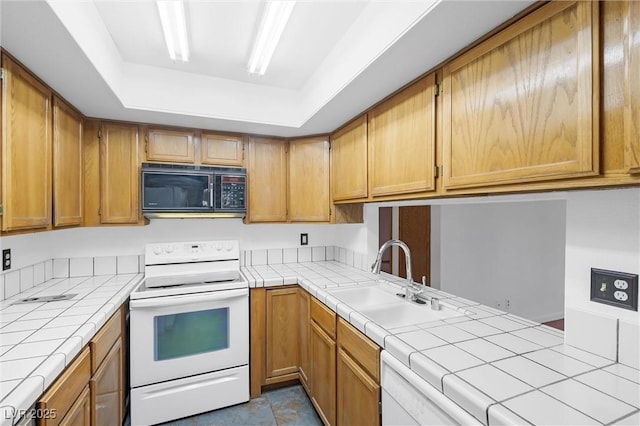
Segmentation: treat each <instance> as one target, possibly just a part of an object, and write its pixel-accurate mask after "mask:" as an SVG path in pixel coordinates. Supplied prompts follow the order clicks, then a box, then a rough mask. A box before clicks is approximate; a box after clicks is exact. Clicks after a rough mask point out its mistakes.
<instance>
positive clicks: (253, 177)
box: [247, 138, 287, 222]
mask: <svg viewBox="0 0 640 426" xmlns="http://www.w3.org/2000/svg"><path fill="white" fill-rule="evenodd" d="M247 175H248V179H249V189H248V191H249V205H248V217H249V221H250V222H285V221H286V220H287V141H285V140H284V139H271V138H250V139H249V166H248V170H247Z"/></svg>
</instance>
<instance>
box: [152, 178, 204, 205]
mask: <svg viewBox="0 0 640 426" xmlns="http://www.w3.org/2000/svg"><path fill="white" fill-rule="evenodd" d="M211 182H212V179H211V175H210V174H206V173H192V174H180V173H164V172H147V173H145V174H144V175H143V186H144V192H143V209H144V210H146V211H155V212H163V211H165V212H170V211H175V212H179V211H182V212H189V211H211V194H210V193H211Z"/></svg>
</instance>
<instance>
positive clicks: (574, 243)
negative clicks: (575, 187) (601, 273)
mask: <svg viewBox="0 0 640 426" xmlns="http://www.w3.org/2000/svg"><path fill="white" fill-rule="evenodd" d="M591 268H598V269H609V270H614V271H620V272H628V273H631V274H638V273H640V189H638V188H632V189H619V190H608V191H580V192H572V193H569V194H568V199H567V248H566V267H565V271H566V281H565V289H566V291H565V297H566V299H567V303H566V306H567V307H568V308H580V309H584V310H588V311H591V312H594V313H601V314H604V315H609V316H614V317H617V318H623V319H627V320H636V321H638V320H640V313H638V312H634V311H629V310H625V309H620V308H616V307H612V306H607V305H603V304H601V303H595V302H591V301H590V300H589V299H590V282H591Z"/></svg>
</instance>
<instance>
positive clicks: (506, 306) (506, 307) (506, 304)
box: [504, 299, 511, 312]
mask: <svg viewBox="0 0 640 426" xmlns="http://www.w3.org/2000/svg"><path fill="white" fill-rule="evenodd" d="M510 308H511V300H509V299H504V310H505V311H507V312H508V311H509V309H510Z"/></svg>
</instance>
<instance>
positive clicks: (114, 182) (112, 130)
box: [100, 123, 140, 223]
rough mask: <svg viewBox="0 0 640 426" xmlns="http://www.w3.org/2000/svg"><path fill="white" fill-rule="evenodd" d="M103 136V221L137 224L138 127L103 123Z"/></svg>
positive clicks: (101, 208)
mask: <svg viewBox="0 0 640 426" xmlns="http://www.w3.org/2000/svg"><path fill="white" fill-rule="evenodd" d="M100 134H101V136H100V222H101V223H137V222H138V216H139V213H138V212H139V211H140V201H139V192H140V184H139V181H140V162H139V161H138V128H137V127H136V126H129V125H124V124H115V123H109V124H103V126H102V131H101V133H100Z"/></svg>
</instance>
